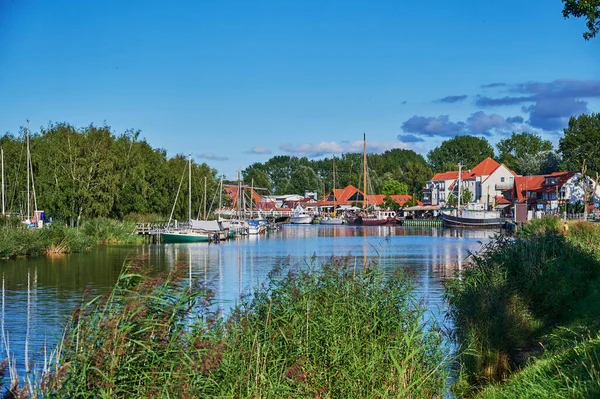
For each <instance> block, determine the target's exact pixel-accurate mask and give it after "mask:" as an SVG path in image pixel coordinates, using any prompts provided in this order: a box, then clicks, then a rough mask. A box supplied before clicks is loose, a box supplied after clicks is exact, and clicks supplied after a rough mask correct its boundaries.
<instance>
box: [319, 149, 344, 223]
mask: <svg viewBox="0 0 600 399" xmlns="http://www.w3.org/2000/svg"><path fill="white" fill-rule="evenodd" d="M331 162H332V175H333V176H332V177H333V179H332V181H333V188H332V190H331V191H332V193H333V212H334V216H328V215H326V216H322V217H321V219H320V221H319V223H320V224H333V225H339V224H343V223H344V219H343V218H341V217H339V216H335V206H336V205H337V204H336V198H335V155H334V156H333V157H332V161H331Z"/></svg>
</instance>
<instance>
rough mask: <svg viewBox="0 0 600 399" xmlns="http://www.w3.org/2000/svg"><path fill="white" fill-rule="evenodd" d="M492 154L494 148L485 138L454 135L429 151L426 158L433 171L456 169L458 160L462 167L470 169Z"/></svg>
mask: <svg viewBox="0 0 600 399" xmlns="http://www.w3.org/2000/svg"><path fill="white" fill-rule="evenodd" d="M493 156H494V149H493V148H492V146H491V145H490V143H489V142H488V141H487V140H486V139H484V138H480V137H475V136H456V137H454V138H452V139H449V140H445V141H444V142H442V144H441V145H440V146H439V147H436V148H434V149H433V150H431V151H429V153H428V154H427V159H428V160H429V165H430V166H431V167H432V168H433V170H434V171H436V172H446V171H448V170H457V169H458V167H457V165H458V163H459V162H460V163H462V165H463V168H464V169H472V168H473V167H475V165H477V164H478V163H480V162H481V161H483V160H484V159H486V158H487V157H493ZM430 177H431V176H430Z"/></svg>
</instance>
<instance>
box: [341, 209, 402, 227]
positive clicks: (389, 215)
mask: <svg viewBox="0 0 600 399" xmlns="http://www.w3.org/2000/svg"><path fill="white" fill-rule="evenodd" d="M348 223H349V224H354V225H359V226H382V225H384V224H395V223H396V212H394V211H388V210H386V211H375V212H374V213H372V214H368V215H366V214H363V215H361V214H359V215H356V216H354V217H350V218H348Z"/></svg>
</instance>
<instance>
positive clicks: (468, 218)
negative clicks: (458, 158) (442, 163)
mask: <svg viewBox="0 0 600 399" xmlns="http://www.w3.org/2000/svg"><path fill="white" fill-rule="evenodd" d="M461 169H462V165H461V164H460V163H459V164H458V205H457V207H456V209H450V210H443V211H441V212H440V219H442V225H443V226H444V227H450V228H484V229H500V228H502V227H504V225H505V220H504V219H503V218H502V217H501V216H500V212H499V211H488V210H481V209H462V208H461V206H460V197H461V193H460V191H461V186H462V185H461V171H462V170H461ZM472 205H473V204H471V206H472Z"/></svg>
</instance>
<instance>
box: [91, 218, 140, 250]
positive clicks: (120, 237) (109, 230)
mask: <svg viewBox="0 0 600 399" xmlns="http://www.w3.org/2000/svg"><path fill="white" fill-rule="evenodd" d="M81 230H82V231H83V233H84V234H85V235H86V236H87V237H90V238H93V239H94V240H95V241H96V242H97V243H98V244H139V243H141V242H142V241H143V239H142V238H141V237H140V236H136V235H133V234H132V233H133V231H134V230H135V222H133V221H128V222H121V221H119V220H115V219H107V218H97V219H92V220H89V221H86V222H84V223H83V225H82V226H81Z"/></svg>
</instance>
